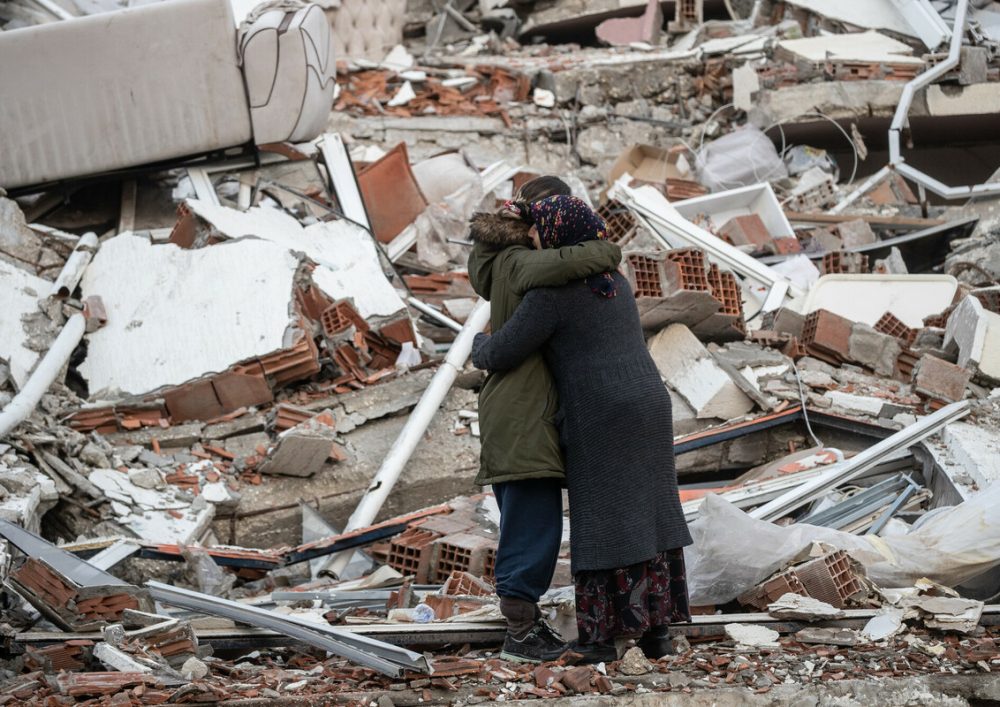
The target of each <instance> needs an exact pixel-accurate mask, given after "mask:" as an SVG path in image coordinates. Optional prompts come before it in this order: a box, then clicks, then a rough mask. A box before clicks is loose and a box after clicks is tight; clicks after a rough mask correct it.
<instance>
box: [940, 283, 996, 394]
mask: <svg viewBox="0 0 1000 707" xmlns="http://www.w3.org/2000/svg"><path fill="white" fill-rule="evenodd" d="M944 345H945V347H946V348H948V349H949V350H952V351H955V350H957V352H958V365H959V366H961V367H962V368H969V369H971V370H973V371H975V375H976V377H977V378H982V379H985V380H986V381H989V382H991V383H1000V314H996V313H994V312H990V311H988V310H986V309H985V308H984V307H983V305H982V303H981V302H980V301H979V300H978V299H976V298H975V297H973V296H972V295H969V296H967V297H966V298H965V299H963V300H962V301H961V302H960V303H959V305H958V306H957V307H956V308H955V311H953V312H952V313H951V316H950V317H948V324H947V326H946V328H945V335H944Z"/></svg>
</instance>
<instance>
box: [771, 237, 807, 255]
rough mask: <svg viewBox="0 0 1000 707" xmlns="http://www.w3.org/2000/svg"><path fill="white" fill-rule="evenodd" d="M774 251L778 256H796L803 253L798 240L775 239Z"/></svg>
mask: <svg viewBox="0 0 1000 707" xmlns="http://www.w3.org/2000/svg"><path fill="white" fill-rule="evenodd" d="M774 249H775V251H776V252H777V253H778V255H795V254H796V253H801V252H802V244H801V243H799V239H798V238H775V239H774Z"/></svg>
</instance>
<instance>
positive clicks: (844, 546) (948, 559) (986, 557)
mask: <svg viewBox="0 0 1000 707" xmlns="http://www.w3.org/2000/svg"><path fill="white" fill-rule="evenodd" d="M690 529H691V535H692V537H693V538H694V544H693V545H691V546H689V547H687V548H686V549H685V559H686V562H687V572H688V589H689V591H690V594H691V603H692V604H693V605H696V606H704V605H708V604H723V603H725V602H728V601H731V600H733V599H735V598H736V597H737V596H739V595H740V594H742V593H743V592H745V591H747V590H749V589H751V588H752V587H754V586H755V585H756V584H758V583H759V582H762V581H763V580H765V579H767V578H768V577H770V576H771V575H772V574H774V573H775V572H776V571H778V570H779V569H781V568H782V567H784V566H785V565H787V564H788V563H790V562H791V561H793V560H794V559H796V558H797V557H799V556H802V555H804V554H805V553H806V552H807V551H808V549H809V548H810V546H811V545H812V543H814V542H822V543H825V544H827V545H830V546H832V547H833V548H836V549H838V550H844V551H846V552H847V553H848V554H850V555H851V557H852V558H854V559H855V560H857V561H858V562H860V563H861V564H862V565H863V566H864V568H865V570H866V571H867V573H868V576H869V578H871V579H872V580H873V581H874V582H875V584H877V585H878V586H880V587H907V586H912V585H913V583H914V582H916V581H917V580H918V579H920V578H922V577H927V578H928V579H931V580H933V581H935V582H938V583H940V584H943V585H945V586H948V587H956V586H959V585H962V584H964V583H965V582H967V581H968V580H970V579H972V578H974V577H977V576H979V575H981V574H982V573H984V572H987V571H988V570H990V569H992V568H994V567H996V566H998V565H1000V484H994V485H993V486H991V487H989V488H988V489H986V490H985V491H983V492H981V493H980V494H978V495H977V496H975V497H973V498H971V499H970V500H968V501H965V502H964V503H961V504H959V505H957V506H952V507H951V508H947V509H942V510H941V511H939V512H938V513H936V514H935V515H934V516H933V517H931V518H929V519H928V520H927V521H926V522H925V523H923V524H922V525H921V526H920V527H919V528H917V529H916V530H913V531H912V532H910V533H908V534H906V535H893V536H891V537H884V538H883V537H877V536H872V535H865V536H859V535H852V534H851V533H845V532H841V531H838V530H831V529H829V528H820V527H817V526H813V525H807V524H804V523H797V524H794V525H791V526H786V527H782V526H778V525H774V524H773V523H768V522H766V521H760V520H755V519H753V518H751V517H750V516H748V515H747V514H746V513H744V512H743V511H741V510H740V509H738V508H736V507H735V506H733V505H732V504H730V503H729V502H727V501H725V500H723V499H722V498H719V497H718V496H716V495H714V494H712V495H709V496H708V497H706V499H705V502H704V504H703V505H702V507H701V515H700V516H699V517H698V519H697V520H695V521H694V522H693V523H691V524H690Z"/></svg>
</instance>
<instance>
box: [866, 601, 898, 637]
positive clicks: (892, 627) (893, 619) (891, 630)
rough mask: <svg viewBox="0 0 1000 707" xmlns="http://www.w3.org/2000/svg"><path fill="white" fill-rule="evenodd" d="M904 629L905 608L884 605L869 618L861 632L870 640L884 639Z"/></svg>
mask: <svg viewBox="0 0 1000 707" xmlns="http://www.w3.org/2000/svg"><path fill="white" fill-rule="evenodd" d="M902 630H903V610H902V609H897V608H894V607H884V608H882V609H881V610H880V611H879V612H878V613H877V614H875V616H873V617H872V618H871V619H869V620H868V623H866V624H865V627H864V628H863V629H862V630H861V634H862V635H863V636H864V637H865V638H867V639H868V640H870V641H884V640H885V639H887V638H890V637H891V636H895V635H896V634H897V633H899V632H900V631H902Z"/></svg>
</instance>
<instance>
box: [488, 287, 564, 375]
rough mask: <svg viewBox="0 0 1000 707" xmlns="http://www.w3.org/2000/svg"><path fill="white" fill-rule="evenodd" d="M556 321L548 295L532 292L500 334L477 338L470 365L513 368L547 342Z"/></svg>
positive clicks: (545, 292) (493, 368) (541, 292)
mask: <svg viewBox="0 0 1000 707" xmlns="http://www.w3.org/2000/svg"><path fill="white" fill-rule="evenodd" d="M557 321H558V314H557V312H556V308H555V306H554V305H553V303H552V298H551V294H550V293H549V292H548V291H547V290H544V289H537V290H531V291H530V292H529V293H528V294H526V295H525V296H524V300H522V302H521V304H520V305H518V307H517V310H515V312H514V315H513V316H512V317H511V318H510V319H509V320H508V321H507V323H506V324H504V325H503V328H501V329H500V331H498V332H495V333H494V334H493V335H492V336H491V335H488V334H477V335H476V338H475V341H474V342H473V344H472V363H473V364H474V365H475V366H476V368H483V369H486V370H489V371H506V370H509V369H511V368H516V367H517V366H519V365H520V364H521V362H522V361H524V359H526V358H527V357H528V356H530V355H531V354H532V353H534V352H535V351H537V350H538V349H539V348H541V346H542V345H543V344H544V343H545V342H546V341H548V339H549V337H551V336H552V333H553V332H554V331H555V328H556V323H557Z"/></svg>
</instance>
